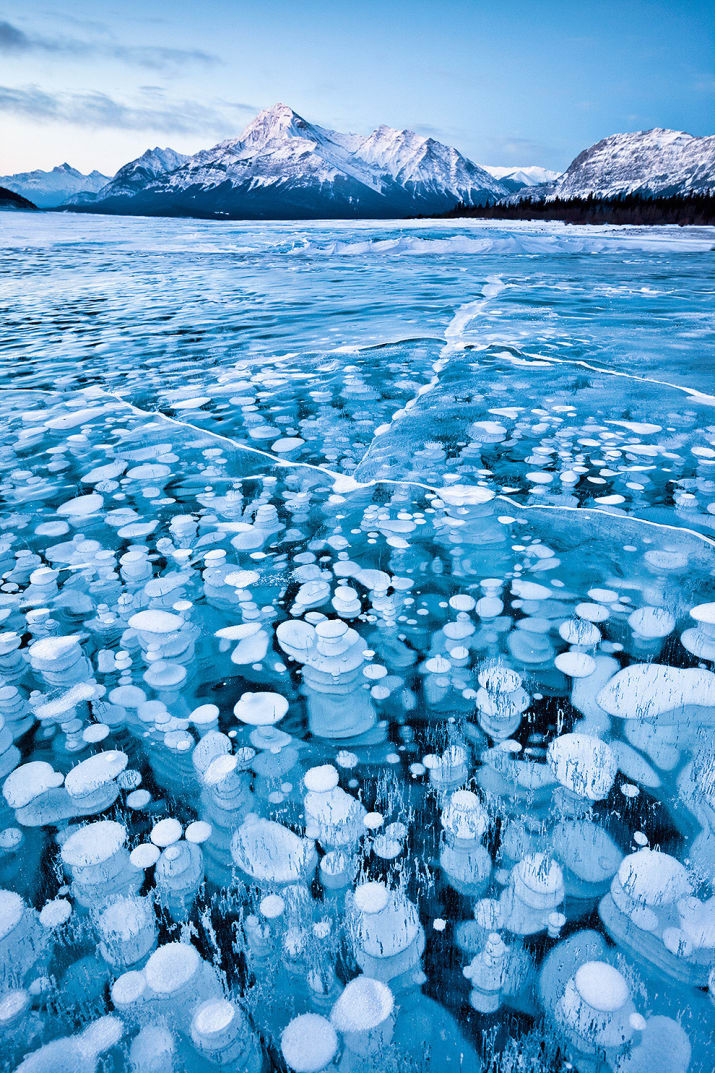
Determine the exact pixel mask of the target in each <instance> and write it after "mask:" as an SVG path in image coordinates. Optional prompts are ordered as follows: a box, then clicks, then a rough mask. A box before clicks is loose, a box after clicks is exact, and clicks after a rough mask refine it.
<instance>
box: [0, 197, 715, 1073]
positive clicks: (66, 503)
mask: <svg viewBox="0 0 715 1073" xmlns="http://www.w3.org/2000/svg"><path fill="white" fill-rule="evenodd" d="M714 250H715V229H707V228H652V229H647V228H615V227H604V228H596V227H593V228H589V227H570V226H564V225H558V224H525V223H514V224H511V223H510V224H506V225H505V224H501V223H484V222H481V221H449V222H442V221H440V222H435V221H433V220H425V221H411V222H394V223H393V222H380V223H371V222H366V223H360V224H353V223H324V222H320V223H315V224H311V223H308V224H304V223H301V224H289V223H263V224H255V223H236V222H225V223H221V222H214V221H211V222H208V221H207V222H204V221H196V220H169V219H166V220H162V219H139V218H134V219H132V218H113V217H90V216H87V217H84V216H71V215H59V214H41V215H40V214H38V215H36V216H35V215H32V214H16V215H13V214H10V213H6V214H3V218H2V220H1V221H0V269H1V271H0V317H1V320H2V329H3V330H2V333H1V334H0V388H1V389H2V399H3V403H4V405H3V421H2V424H1V425H0V462H1V464H2V468H1V471H0V504H1V507H0V526H1V528H0V574H2V580H1V582H0V624H1V625H0V630H1V631H2V632H1V633H0V716H1V717H2V719H3V720H4V725H3V727H2V729H0V777H1V779H2V793H3V797H2V799H0V887H1V888H4V889H3V890H0V976H1V977H2V981H1V983H2V987H0V1025H2V1026H3V1027H4V1034H5V1037H6V1047H5V1049H4V1053H3V1055H2V1057H0V1069H8V1070H13V1069H15V1068H16V1066H17V1065H18V1063H20V1062H21V1060H22V1059H23V1058H24V1057H25V1056H26V1055H28V1054H29V1053H30V1052H34V1051H37V1052H38V1053H37V1054H36V1055H35V1056H34V1057H33V1058H32V1059H29V1060H28V1064H27V1065H26V1066H25V1067H24V1069H23V1073H25V1070H26V1071H27V1073H38V1071H39V1073H42V1071H44V1070H47V1071H48V1073H49V1071H50V1070H58V1069H62V1070H65V1069H66V1070H70V1069H71V1070H75V1069H76V1070H81V1071H82V1073H85V1070H86V1071H87V1073H91V1071H93V1070H95V1069H96V1068H100V1065H99V1064H100V1063H105V1064H104V1065H103V1066H101V1068H106V1069H108V1070H117V1071H118V1070H124V1069H127V1070H132V1071H135V1073H150V1071H151V1073H156V1071H157V1070H161V1071H162V1073H163V1071H164V1070H166V1071H169V1070H176V1071H177V1073H178V1071H179V1070H184V1069H185V1070H187V1071H194V1070H196V1071H197V1073H198V1071H204V1070H210V1069H216V1068H225V1069H229V1068H230V1069H232V1070H233V1069H235V1070H237V1071H239V1070H240V1071H243V1070H246V1071H259V1070H261V1069H265V1070H269V1069H270V1070H272V1069H277V1070H278V1069H284V1068H286V1067H287V1068H288V1069H294V1070H296V1071H300V1070H305V1071H309V1070H312V1071H314V1073H319V1071H320V1070H334V1069H340V1070H341V1071H342V1073H371V1071H378V1070H379V1071H380V1073H382V1071H388V1070H390V1071H391V1070H395V1073H397V1071H398V1070H399V1071H405V1073H407V1071H412V1070H414V1071H417V1070H422V1069H425V1070H433V1069H434V1070H439V1071H440V1073H442V1070H443V1069H444V1068H449V1069H452V1070H462V1071H464V1073H466V1071H468V1070H469V1071H472V1070H474V1071H477V1070H480V1069H484V1070H485V1071H487V1070H489V1071H492V1073H502V1071H503V1073H506V1071H511V1070H517V1069H523V1070H525V1071H526V1070H528V1071H531V1070H534V1071H539V1070H540V1071H542V1073H552V1071H554V1073H555V1071H560V1070H562V1069H567V1068H569V1066H568V1065H567V1064H565V1063H571V1064H572V1066H574V1067H575V1068H576V1069H577V1070H578V1071H579V1073H601V1071H604V1073H605V1071H609V1070H610V1071H612V1073H651V1071H654V1070H658V1071H659V1073H685V1071H686V1070H687V1069H690V1070H691V1071H694V1073H709V1070H710V1069H711V1068H712V1065H713V1052H712V1049H711V1038H710V1036H709V1029H711V1028H712V1001H711V1000H712V999H713V996H714V994H715V975H714V974H713V966H714V964H715V901H714V900H713V891H712V882H713V877H714V875H715V743H714V741H713V724H714V723H715V675H714V674H713V663H714V662H715V603H713V600H714V599H715V595H714V593H715V586H713V568H714V565H715V563H714V557H713V549H714V548H715V375H714V369H715V345H714V344H715V318H714V317H713V303H712V295H713V275H714V274H713V264H714V260H713V257H714V253H713V251H714ZM18 896H19V897H18ZM366 978H367V979H366ZM356 979H357V982H355V981H356ZM306 1017H308V1018H309V1020H305V1019H304V1018H306ZM80 1033H83V1035H80ZM52 1041H55V1042H54V1043H53V1042H52ZM50 1044H51V1046H49V1048H48V1049H45V1050H41V1049H40V1048H43V1047H47V1046H48V1045H50ZM157 1055H163V1056H164V1057H165V1059H166V1061H165V1064H163V1065H155V1064H151V1063H152V1061H153V1060H154V1059H155V1058H156V1056H157ZM519 1058H521V1063H522V1064H521V1065H519ZM163 1060H164V1059H163V1058H162V1061H163ZM282 1062H284V1063H285V1065H281V1063H282ZM80 1063H84V1064H80Z"/></svg>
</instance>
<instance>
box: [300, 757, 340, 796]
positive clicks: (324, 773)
mask: <svg viewBox="0 0 715 1073" xmlns="http://www.w3.org/2000/svg"><path fill="white" fill-rule="evenodd" d="M303 782H304V783H305V788H306V790H310V791H311V792H312V793H318V794H325V793H328V792H329V791H330V790H333V789H335V787H336V786H337V785H338V773H337V771H336V770H335V768H334V767H333V765H332V764H322V765H321V766H320V767H312V768H309V769H308V770H307V771H306V773H305V776H304V778H303Z"/></svg>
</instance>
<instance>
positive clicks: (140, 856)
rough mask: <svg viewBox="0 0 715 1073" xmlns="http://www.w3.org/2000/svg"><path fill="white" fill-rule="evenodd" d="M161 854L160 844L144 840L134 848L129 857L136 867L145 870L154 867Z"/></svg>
mask: <svg viewBox="0 0 715 1073" xmlns="http://www.w3.org/2000/svg"><path fill="white" fill-rule="evenodd" d="M160 856H161V850H160V849H159V847H158V846H154V845H152V844H151V843H150V842H142V843H141V845H139V846H136V847H135V848H134V849H133V850H132V852H131V853H130V855H129V859H130V861H131V862H132V864H133V865H134V867H135V868H139V869H140V870H141V871H144V870H145V869H146V868H153V867H154V865H155V864H156V862H157V861H158V860H159V857H160Z"/></svg>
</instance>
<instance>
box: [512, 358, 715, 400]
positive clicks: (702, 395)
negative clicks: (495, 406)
mask: <svg viewBox="0 0 715 1073" xmlns="http://www.w3.org/2000/svg"><path fill="white" fill-rule="evenodd" d="M521 353H522V354H523V355H524V356H525V358H527V359H529V360H528V361H521V359H519V362H520V364H523V365H531V364H533V365H537V364H541V365H578V366H580V367H581V368H582V369H589V370H590V371H591V372H594V373H603V374H604V375H605V376H619V377H622V378H623V379H625V380H635V381H637V382H638V383H639V384H655V386H656V387H668V388H671V389H672V390H673V391H682V392H683V393H684V394H685V395H689V396H690V397H691V398H693V399H697V400H698V401H699V402H704V403H706V404H707V405H708V406H715V395H708V393H707V392H705V391H699V390H698V389H697V388H694V387H689V386H688V385H687V384H672V383H671V382H670V381H669V380H656V379H655V377H651V376H637V375H636V374H635V373H624V372H623V371H621V370H620V369H607V368H605V367H603V366H601V365H592V364H591V363H590V362H588V361H583V359H582V358H555V357H553V356H552V355H545V354H529V353H528V352H527V351H521ZM499 357H504V358H505V359H506V360H507V361H508V360H510V358H511V355H510V353H509V352H504V353H502V354H500V355H499Z"/></svg>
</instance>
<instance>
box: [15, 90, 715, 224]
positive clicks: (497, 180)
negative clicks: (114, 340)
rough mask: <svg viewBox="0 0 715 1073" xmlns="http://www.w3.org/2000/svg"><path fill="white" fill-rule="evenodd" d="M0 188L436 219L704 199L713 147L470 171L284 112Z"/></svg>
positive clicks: (111, 203)
mask: <svg viewBox="0 0 715 1073" xmlns="http://www.w3.org/2000/svg"><path fill="white" fill-rule="evenodd" d="M0 183H2V184H3V185H4V186H7V187H8V188H9V189H11V190H14V191H16V192H17V193H19V194H22V195H23V196H24V197H27V198H29V199H30V200H32V201H33V202H34V203H35V204H36V205H38V206H40V207H43V208H50V207H57V206H62V207H63V208H66V209H71V210H73V211H76V212H93V213H119V214H132V215H145V216H146V215H148V216H198V217H207V218H231V219H315V218H317V219H331V218H343V219H351V218H390V217H405V216H416V215H425V216H428V215H439V214H441V213H444V212H447V211H449V210H450V209H452V208H453V207H454V206H455V205H457V204H458V203H459V204H462V205H465V206H480V205H490V204H495V203H506V204H510V203H511V204H513V203H514V202H516V201H520V200H524V199H527V200H531V201H548V200H551V199H557V198H558V199H564V198H565V199H574V198H587V197H589V196H593V197H598V198H611V197H616V196H618V195H620V194H633V193H635V194H638V195H641V196H644V197H649V198H652V197H661V196H669V195H671V194H686V193H707V192H709V191H712V192H715V137H708V138H697V137H693V136H692V135H690V134H685V133H683V132H681V131H671V130H661V129H655V130H650V131H638V132H636V133H634V134H614V135H612V136H611V137H609V138H605V139H604V140H603V141H600V142H597V143H596V144H595V145H593V146H591V147H590V148H589V149H585V150H584V151H583V152H582V153H580V154H579V155H578V156H577V157H576V158H575V160H574V161H573V162H572V163H571V165H570V166H569V167H568V168H567V170H566V171H565V172H564V173H563V174H562V175H558V173H556V172H553V171H548V170H547V169H545V168H541V167H537V166H528V167H523V168H513V167H511V168H509V167H480V166H478V165H477V164H474V163H472V161H471V160H468V159H467V158H466V157H465V156H463V155H462V154H461V153H460V152H459V151H458V150H457V149H454V148H452V147H451V146H448V145H444V144H443V143H442V142H438V141H436V140H435V139H434V138H426V137H423V136H422V135H419V134H415V133H414V132H413V131H409V130H395V129H393V128H392V127H386V126H380V127H377V129H376V130H374V131H373V132H372V134H370V135H368V136H367V137H364V136H361V135H357V134H342V133H340V132H339V131H335V130H328V129H326V128H325V127H320V126H317V125H316V124H313V123H309V122H308V121H307V120H306V119H303V117H302V116H299V115H298V114H297V113H296V112H294V111H293V110H292V108H289V107H288V106H287V105H284V104H276V105H274V107H273V108H268V109H266V110H264V111H262V112H260V113H259V114H258V115H257V116H256V118H255V119H254V120H252V122H251V123H249V124H248V126H247V127H246V129H245V130H244V131H243V133H242V134H241V135H240V136H239V137H238V138H230V139H228V140H227V141H223V142H219V144H218V145H215V146H213V147H212V148H210V149H203V150H201V151H200V152H198V153H195V154H194V155H193V156H185V155H184V154H182V153H178V152H176V151H175V150H173V149H160V148H159V147H158V146H157V147H156V148H154V149H148V150H147V151H146V152H145V153H144V154H142V156H140V157H138V158H137V159H136V160H132V161H130V162H129V163H128V164H125V165H124V166H123V167H122V168H120V169H119V171H118V172H117V173H116V175H115V176H114V177H113V178H111V179H108V178H107V177H106V176H104V175H101V174H100V173H99V172H96V171H95V172H92V173H91V174H90V175H82V174H81V173H80V172H78V171H76V170H75V169H74V168H70V166H69V165H68V164H63V165H61V166H60V167H58V168H54V169H53V170H52V171H50V172H40V171H37V172H27V173H25V174H22V175H16V176H6V177H5V178H0Z"/></svg>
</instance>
